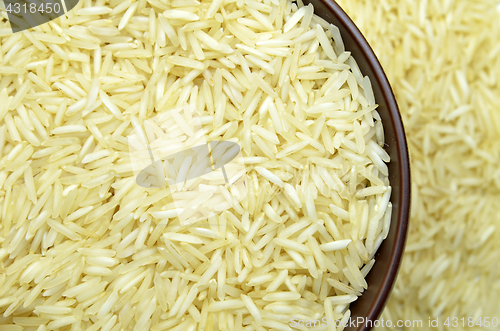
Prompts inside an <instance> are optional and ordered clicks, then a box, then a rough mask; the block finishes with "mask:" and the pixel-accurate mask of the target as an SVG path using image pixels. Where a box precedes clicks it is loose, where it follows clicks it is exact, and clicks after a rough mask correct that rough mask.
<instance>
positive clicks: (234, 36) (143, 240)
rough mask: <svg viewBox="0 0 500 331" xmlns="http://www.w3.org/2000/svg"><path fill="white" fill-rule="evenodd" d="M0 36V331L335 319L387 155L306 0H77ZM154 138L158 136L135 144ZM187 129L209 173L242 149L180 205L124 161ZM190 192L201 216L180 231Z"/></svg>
mask: <svg viewBox="0 0 500 331" xmlns="http://www.w3.org/2000/svg"><path fill="white" fill-rule="evenodd" d="M7 30H8V22H7V20H6V12H5V11H3V12H2V23H1V26H0V31H1V32H2V37H1V52H0V62H1V66H0V73H1V76H0V88H1V92H0V93H1V99H2V103H1V105H0V123H1V124H2V126H1V128H0V167H1V168H0V213H1V219H2V222H1V227H0V241H1V248H0V263H1V267H2V270H3V271H4V272H3V273H2V274H0V311H1V312H2V316H1V317H0V325H2V327H4V328H10V329H13V330H18V329H21V328H24V330H56V329H58V330H99V329H101V330H113V331H116V330H182V331H185V330H200V331H203V330H225V329H229V330H233V329H239V328H241V327H242V326H243V327H245V329H246V330H265V329H277V330H291V328H290V326H289V325H288V322H289V321H290V318H291V317H292V316H303V317H304V318H310V319H318V318H321V317H323V316H326V317H331V318H333V319H335V320H342V321H346V320H347V319H348V318H349V316H350V310H349V307H348V306H349V304H350V303H351V302H353V301H355V300H356V299H357V298H358V297H359V296H360V295H362V293H363V291H364V290H366V288H367V283H366V281H365V279H364V277H365V276H366V274H367V273H368V272H369V270H370V269H371V267H372V266H373V264H374V263H375V260H374V255H375V252H376V251H377V248H378V247H379V246H380V244H381V242H382V240H384V239H385V237H386V236H387V234H388V230H389V224H390V217H391V212H392V207H391V204H390V194H391V186H390V183H389V180H388V170H387V165H386V164H385V162H389V161H390V160H389V156H388V155H387V153H386V152H385V151H384V150H383V148H382V147H383V146H384V136H383V130H382V123H381V121H380V116H379V114H378V113H377V105H376V104H375V100H374V97H373V91H372V90H371V84H370V81H369V78H368V77H363V76H362V73H361V72H360V71H359V69H358V67H357V65H356V62H355V60H354V59H353V58H352V57H351V55H350V53H349V52H348V51H345V50H344V45H343V42H342V39H341V37H340V34H339V32H338V29H337V28H336V27H334V26H331V25H329V24H328V23H327V22H325V21H324V20H322V19H320V18H319V17H317V16H314V15H313V7H312V6H311V5H309V6H304V5H303V3H302V1H300V0H299V1H296V2H292V1H289V0H287V1H277V0H272V1H271V0H261V1H256V0H245V1H243V0H229V1H227V0H226V1H223V0H218V1H208V0H202V1H195V0H190V1H188V0H182V1H181V0H174V1H158V0H149V1H145V0H139V1H133V2H129V1H123V2H122V1H117V0H110V1H106V0H96V1H92V0H84V1H80V2H79V3H78V5H77V6H76V7H75V8H74V10H72V11H71V12H70V13H68V14H67V15H64V16H61V17H60V18H58V19H56V20H54V21H52V22H50V23H47V24H44V25H40V26H38V27H35V28H33V29H31V30H30V31H23V32H20V33H16V34H11V35H9V34H6V33H4V32H5V31H7ZM468 112H470V110H461V111H460V112H458V111H457V112H455V113H453V114H452V115H450V116H448V118H457V117H460V116H463V114H467V113H468ZM153 118H155V119H157V121H156V122H154V121H153V122H151V121H150V120H151V119H153ZM198 123H199V127H197V125H198ZM156 124H161V127H160V126H158V125H156ZM162 130H164V131H162ZM162 134H165V136H166V137H167V138H168V139H171V143H169V144H168V145H167V146H164V145H160V146H154V145H153V144H151V146H149V145H148V148H149V150H148V149H145V146H146V145H147V144H148V142H149V143H151V141H152V139H153V138H154V137H155V136H157V135H162ZM131 136H135V137H136V138H137V139H136V140H130V139H129V138H130V137H131ZM204 137H208V139H209V140H215V141H217V140H223V141H228V142H231V143H235V144H238V145H239V148H236V147H231V148H227V146H228V145H225V146H226V147H224V146H223V145H222V144H221V145H217V147H215V148H213V149H212V152H213V153H212V157H213V159H214V161H217V162H221V163H223V164H225V163H226V161H228V160H231V159H232V158H233V157H234V155H236V154H237V153H239V152H241V153H242V154H243V157H242V158H241V162H240V163H241V164H240V166H243V165H244V166H245V167H246V168H245V169H244V170H243V171H240V170H238V171H236V172H234V173H231V172H230V171H231V170H234V168H235V167H234V165H231V164H230V163H229V164H227V167H226V168H227V169H226V170H227V171H228V174H229V176H228V177H229V179H226V181H227V182H229V184H231V185H226V186H224V185H223V184H224V179H223V178H221V177H220V176H219V177H218V174H217V173H215V172H214V173H211V174H207V175H206V177H207V178H208V182H209V183H208V184H205V183H203V184H200V185H198V186H197V189H198V190H199V191H194V189H193V190H191V191H183V192H177V193H179V194H178V195H177V197H178V198H179V197H180V198H181V202H179V201H174V200H175V199H174V198H173V194H171V192H170V191H169V190H167V189H161V188H160V189H158V188H146V187H143V186H141V185H136V184H139V181H138V180H137V183H136V177H135V173H134V171H135V170H136V169H135V168H134V163H133V159H134V157H137V158H142V160H147V161H148V162H150V163H151V160H150V157H152V155H153V152H154V153H156V152H157V151H158V150H160V151H161V152H163V153H167V152H172V153H173V152H175V151H180V150H182V149H183V148H184V147H185V146H190V145H189V144H193V143H196V142H198V141H200V140H203V139H205V138H204ZM450 143H453V141H451V142H450ZM221 146H222V147H221ZM134 148H136V149H137V151H138V152H137V155H135V154H134V155H133V153H132V152H131V150H133V149H134ZM226 148H227V149H226ZM240 148H241V151H240ZM141 153H142V154H141ZM155 155H156V154H155ZM199 161H200V160H199V159H196V160H195V159H194V158H192V157H191V156H189V157H185V158H182V157H176V158H175V159H174V160H173V161H172V163H173V164H174V165H175V169H174V170H171V169H170V170H168V171H172V172H171V173H168V175H169V177H172V178H174V176H175V178H177V179H178V180H179V182H180V184H179V186H181V187H182V186H183V185H185V186H186V187H188V188H191V187H190V185H192V184H193V183H199V182H196V180H197V179H194V182H187V181H185V180H184V179H186V178H188V177H189V178H191V176H192V175H193V174H198V172H197V171H201V170H203V169H202V168H200V169H198V168H195V167H191V165H192V164H196V162H199ZM190 167H191V168H190ZM152 169H156V170H158V168H155V167H152ZM148 171H149V170H148ZM156 174H157V173H155V171H153V170H151V171H149V172H147V171H146V175H147V176H149V175H155V176H156ZM160 174H161V175H163V172H162V173H160ZM224 175H226V173H224ZM159 177H161V176H160V175H158V178H159ZM194 177H196V176H194ZM137 178H138V177H137ZM146 178H149V177H146ZM243 179H244V180H245V183H246V184H245V185H246V186H245V187H244V189H245V192H242V191H241V186H238V185H237V184H238V183H240V181H241V180H243ZM184 182H186V183H187V184H185V183H184ZM150 184H154V183H153V182H148V185H150ZM221 184H222V185H221ZM194 186H196V185H194ZM214 186H217V187H220V191H221V193H222V194H221V195H220V197H218V198H213V196H215V195H214ZM243 193H246V194H243ZM190 199H191V201H195V202H196V204H195V205H196V206H198V205H202V204H207V203H210V204H213V205H215V208H216V210H217V211H218V212H219V213H218V214H216V215H214V214H210V215H209V216H208V219H207V217H205V219H203V220H201V221H197V222H194V223H192V224H186V223H183V222H182V221H181V216H182V215H185V213H189V212H190V208H189V207H190V206H189V204H188V203H187V202H186V201H190ZM214 199H215V200H217V199H218V200H217V201H216V202H217V203H214V201H213V200H214ZM193 213H194V211H193ZM193 217H194V216H193ZM486 239H487V238H486ZM486 239H485V240H486ZM441 272H444V270H443V271H441Z"/></svg>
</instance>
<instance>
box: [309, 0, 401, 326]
mask: <svg viewBox="0 0 500 331" xmlns="http://www.w3.org/2000/svg"><path fill="white" fill-rule="evenodd" d="M309 3H312V4H313V6H314V13H315V14H316V15H318V16H320V17H322V18H323V19H325V20H326V21H327V22H329V23H333V24H334V25H336V26H337V27H338V28H339V30H340V33H341V35H342V38H343V41H344V44H345V48H346V50H347V51H350V52H351V54H352V56H353V57H354V59H355V60H356V62H357V64H358V66H359V68H360V69H361V72H362V73H363V75H367V76H368V77H370V80H371V83H372V86H373V91H374V94H375V100H376V102H377V104H378V105H379V108H378V112H379V114H380V117H381V118H382V123H383V125H384V134H385V140H386V146H385V149H386V151H387V152H388V153H389V155H390V156H391V162H390V163H389V179H390V182H391V186H392V196H391V202H392V205H393V210H392V219H391V229H390V231H389V235H388V236H387V238H386V240H384V242H383V243H382V245H381V246H380V248H379V250H378V251H377V253H376V255H375V260H376V263H375V265H374V266H373V268H372V270H371V271H370V273H369V274H368V276H367V277H366V281H367V283H368V290H366V291H365V292H364V293H363V295H362V296H361V297H360V298H359V299H358V300H357V301H356V302H354V303H353V304H351V319H352V320H357V318H364V321H367V320H370V321H372V323H373V322H375V320H376V319H377V318H378V317H379V315H380V313H381V312H382V310H383V308H384V306H385V304H386V302H387V299H388V296H389V293H390V292H391V289H392V286H393V284H394V281H395V278H396V275H397V272H398V269H399V265H400V263H401V258H402V255H403V251H404V245H405V242H406V234H407V228H408V218H409V209H410V167H409V159H408V148H407V145H406V138H405V133H404V128H403V123H402V120H401V116H400V114H399V109H398V105H397V103H396V99H395V97H394V94H393V92H392V89H391V86H390V85H389V81H388V80H387V77H386V75H385V73H384V71H383V69H382V67H381V65H380V63H379V61H378V59H377V57H376V56H375V53H374V52H373V50H372V49H371V47H370V45H369V44H368V42H367V41H366V39H365V38H364V37H363V35H362V34H361V32H360V31H359V29H358V28H357V27H356V25H355V24H354V23H353V22H352V20H351V19H350V18H349V16H348V15H347V14H346V13H345V12H344V11H343V10H342V9H341V8H340V6H339V5H338V4H337V3H336V2H335V1H334V0H304V4H306V5H307V4H309ZM353 324H354V323H353ZM369 329H370V325H369V324H366V323H363V324H360V325H356V327H349V326H348V327H346V330H358V331H361V330H363V331H366V330H369Z"/></svg>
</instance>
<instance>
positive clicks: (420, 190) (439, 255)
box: [339, 0, 500, 330]
mask: <svg viewBox="0 0 500 331" xmlns="http://www.w3.org/2000/svg"><path fill="white" fill-rule="evenodd" d="M339 3H340V4H341V5H342V6H343V7H344V8H345V9H346V11H347V13H348V14H350V15H352V18H353V19H354V21H355V22H356V24H357V25H358V26H359V27H360V29H361V30H362V31H363V33H364V34H365V36H366V37H367V39H368V41H369V42H370V44H371V45H372V46H373V48H374V49H375V51H376V53H377V54H378V56H379V58H380V59H381V62H382V65H383V67H384V68H385V70H386V73H387V74H388V76H389V79H390V81H391V84H392V86H393V88H394V90H395V93H396V98H397V100H398V103H399V106H400V108H401V112H402V115H403V119H404V124H405V129H406V134H407V137H408V143H409V148H410V158H411V170H412V182H413V186H412V200H413V201H412V209H411V221H410V233H409V238H408V243H407V247H406V253H405V255H404V260H403V265H402V267H401V270H400V272H399V276H398V280H397V283H396V286H395V289H394V291H393V293H392V296H391V298H390V300H389V304H388V307H387V308H386V309H385V311H384V314H383V316H382V317H383V318H384V319H386V320H387V319H391V320H392V321H397V320H415V319H417V320H423V321H424V326H425V325H426V322H425V321H428V319H429V317H431V318H433V319H434V318H435V317H439V320H440V324H441V327H442V328H443V330H448V329H450V330H460V329H462V327H461V324H460V327H447V326H445V325H443V323H444V321H445V320H446V318H448V317H451V318H452V317H457V318H459V319H461V318H462V317H465V318H466V323H468V321H467V318H468V317H474V319H475V321H476V322H479V318H482V320H481V323H483V327H480V326H479V325H477V326H475V327H471V328H468V326H466V328H467V329H468V330H469V329H474V328H475V329H478V330H485V329H488V328H486V327H484V321H485V320H484V318H485V317H489V318H490V320H491V319H492V318H493V317H497V318H499V317H500V316H499V312H500V310H499V305H498V298H500V265H499V263H500V262H499V261H500V253H499V252H500V168H499V164H500V110H499V105H500V85H499V79H498V74H499V73H500V56H499V55H500V12H499V11H498V8H499V5H498V1H496V0H478V1H468V0H455V1H449V0H434V1H400V0H383V1H368V0H341V1H339ZM460 323H461V322H460ZM474 324H475V323H474ZM471 325H472V323H471ZM405 329H408V330H411V329H412V328H405ZM489 329H490V330H493V329H495V330H497V328H491V327H490V328H489Z"/></svg>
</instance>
